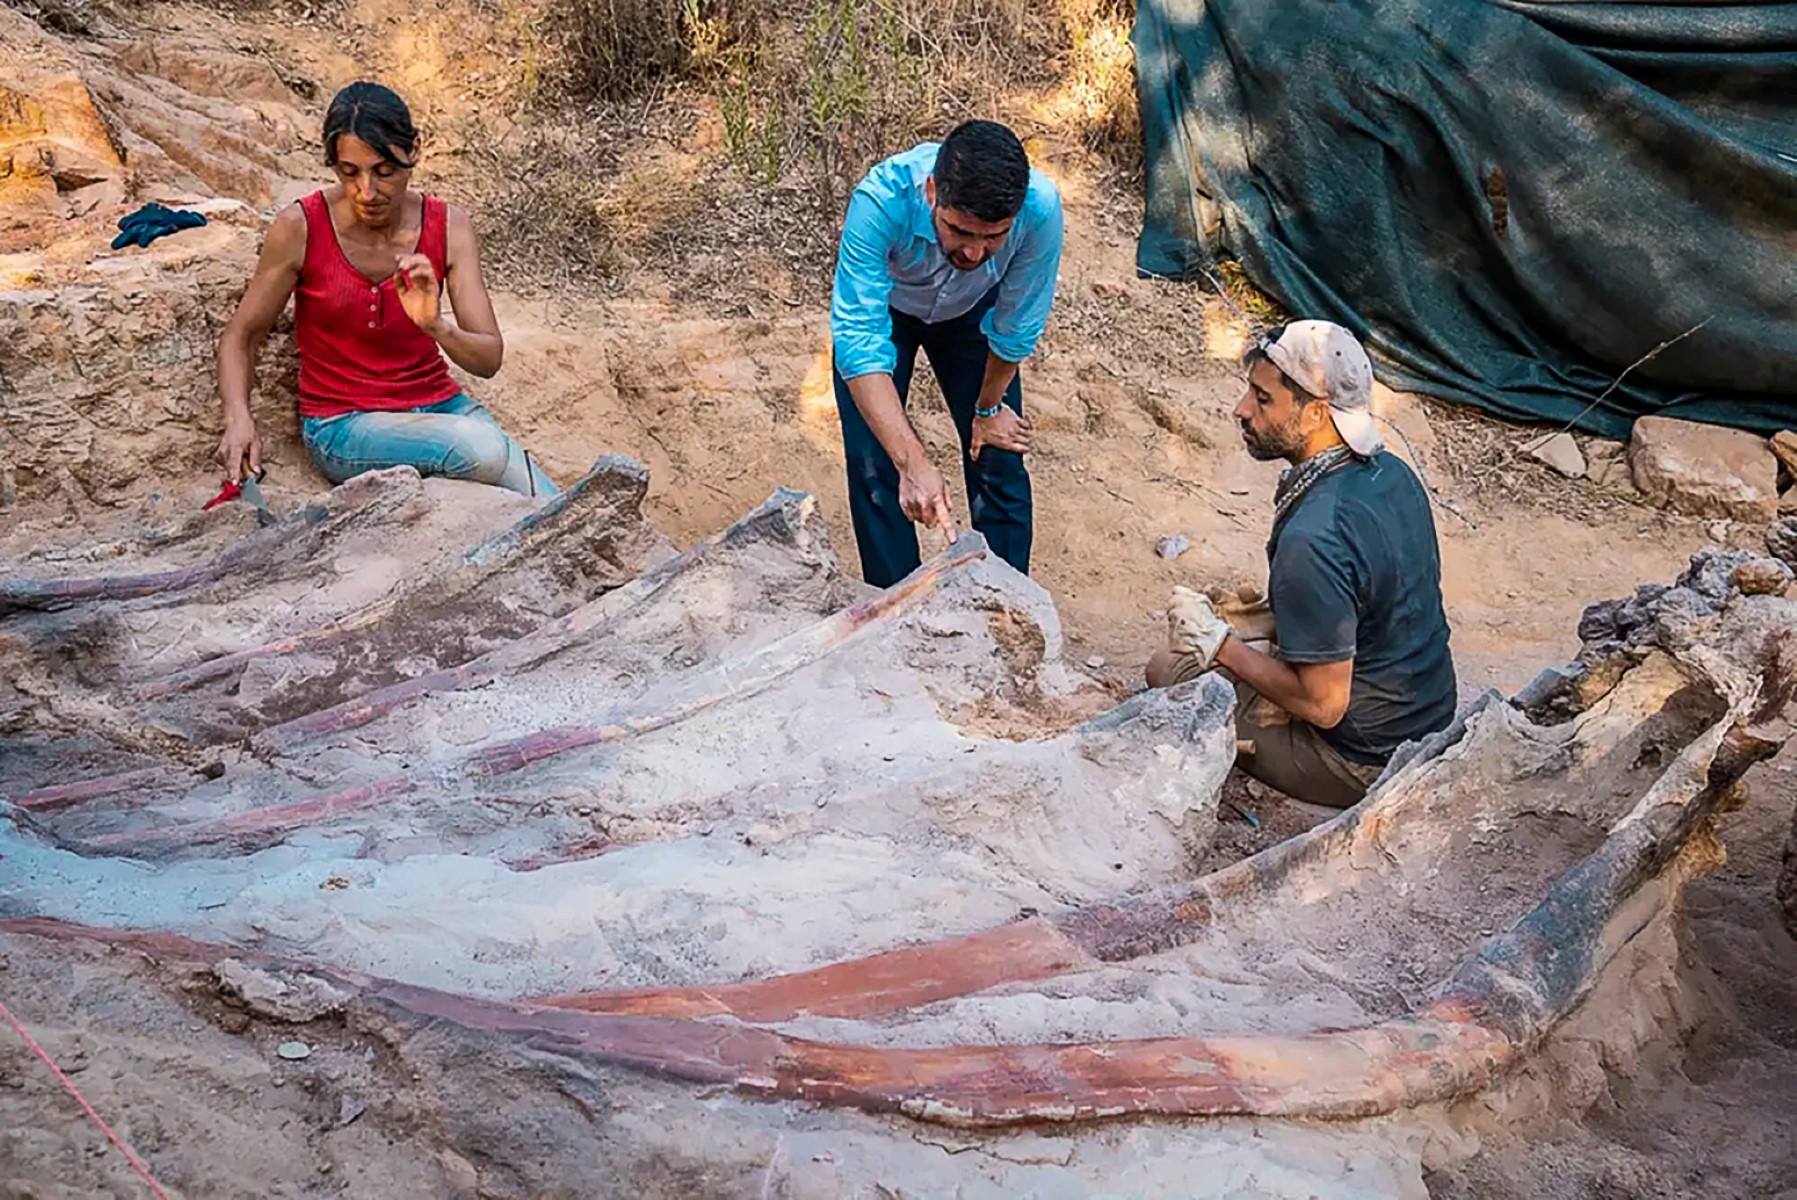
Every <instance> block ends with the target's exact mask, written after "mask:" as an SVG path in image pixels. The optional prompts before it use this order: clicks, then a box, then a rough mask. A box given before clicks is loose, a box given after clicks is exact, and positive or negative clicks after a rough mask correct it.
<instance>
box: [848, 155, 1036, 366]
mask: <svg viewBox="0 0 1797 1200" xmlns="http://www.w3.org/2000/svg"><path fill="white" fill-rule="evenodd" d="M938 149H939V146H938V143H936V142H925V143H924V144H923V145H921V146H917V147H915V148H914V149H911V150H907V151H905V152H904V153H903V154H895V155H893V156H892V157H891V158H889V159H887V160H886V161H885V162H882V163H879V164H877V165H876V166H875V167H874V168H873V169H872V170H870V171H869V172H868V173H867V176H866V178H864V179H862V181H861V183H860V184H859V185H858V186H857V187H856V188H855V194H854V195H853V196H852V197H850V199H849V213H848V217H847V219H846V220H845V221H844V222H843V227H842V243H841V246H840V247H839V249H838V252H837V257H836V286H835V289H834V291H833V292H832V293H831V297H830V339H831V344H832V349H833V352H834V354H835V356H836V369H837V370H838V371H840V372H841V373H842V377H843V378H844V379H854V378H856V377H857V376H860V375H873V374H877V373H882V372H884V373H886V374H891V372H892V369H893V367H894V366H896V365H897V363H898V351H897V350H896V349H895V348H894V347H893V344H892V313H891V312H890V311H889V309H897V310H898V311H899V312H902V313H908V314H909V315H911V316H914V317H916V318H918V319H919V320H922V321H928V322H931V323H934V322H937V321H949V320H953V319H954V318H955V317H959V316H962V315H963V314H965V313H967V312H969V311H971V310H972V308H973V306H974V305H976V304H978V303H979V302H980V299H981V297H983V296H985V294H986V293H987V292H989V291H991V290H992V286H993V285H994V284H997V285H998V299H997V302H996V303H994V304H993V306H992V309H991V311H990V312H988V313H987V314H986V316H985V317H984V318H983V319H982V320H981V321H980V332H982V333H984V334H985V335H986V340H987V343H988V344H989V345H990V346H991V348H992V353H994V354H996V355H998V357H1000V358H1002V359H1004V360H1005V361H1007V362H1022V361H1023V360H1024V359H1026V358H1028V357H1029V356H1030V355H1031V353H1033V352H1034V351H1035V349H1036V340H1037V339H1038V338H1040V337H1041V336H1042V327H1043V326H1044V325H1045V324H1047V322H1048V310H1049V308H1050V307H1051V306H1052V305H1053V304H1054V288H1055V277H1056V276H1057V275H1058V274H1059V273H1060V269H1061V194H1060V193H1059V192H1058V191H1056V190H1055V185H1054V184H1053V183H1052V182H1050V180H1049V178H1048V176H1046V175H1044V174H1042V172H1040V171H1038V170H1036V169H1035V168H1033V167H1032V168H1031V169H1030V185H1029V192H1028V194H1027V195H1026V196H1025V197H1024V201H1023V209H1022V211H1020V212H1019V213H1018V214H1017V219H1016V220H1015V221H1014V222H1013V223H1012V225H1011V232H1010V234H1009V236H1007V237H1006V238H1005V240H1004V243H1003V244H1002V245H1001V246H999V248H998V250H997V252H996V253H994V254H993V255H992V257H990V258H988V259H987V260H986V261H985V262H983V263H981V264H980V265H979V266H978V267H975V268H974V269H973V270H971V271H963V270H960V269H959V268H957V267H956V266H955V265H954V264H953V263H951V262H949V260H948V256H947V255H945V254H943V253H942V247H941V246H940V245H938V244H937V242H936V225H935V222H934V220H933V219H932V214H931V212H930V202H929V200H928V198H926V197H925V195H924V180H926V179H928V178H929V177H930V173H931V172H932V171H934V170H935V168H936V151H937V150H938Z"/></svg>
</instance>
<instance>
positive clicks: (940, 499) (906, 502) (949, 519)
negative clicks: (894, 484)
mask: <svg viewBox="0 0 1797 1200" xmlns="http://www.w3.org/2000/svg"><path fill="white" fill-rule="evenodd" d="M899 508H900V509H901V510H903V512H904V514H905V515H906V516H907V517H910V518H911V520H912V521H914V522H916V523H917V524H919V525H928V526H930V527H932V528H935V529H940V530H942V532H943V533H944V534H946V535H947V536H948V540H949V542H950V543H951V544H952V543H953V542H954V540H955V522H954V517H953V516H952V515H951V512H950V509H949V506H948V484H946V483H945V482H943V479H942V472H941V471H938V470H937V469H936V467H935V465H934V464H933V463H931V462H930V460H929V459H927V458H923V457H921V456H920V457H919V460H918V462H917V464H916V465H915V466H913V467H911V468H910V469H908V470H907V469H905V468H902V467H901V468H900V469H899Z"/></svg>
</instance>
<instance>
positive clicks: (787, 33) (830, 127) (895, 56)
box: [719, 0, 1049, 210]
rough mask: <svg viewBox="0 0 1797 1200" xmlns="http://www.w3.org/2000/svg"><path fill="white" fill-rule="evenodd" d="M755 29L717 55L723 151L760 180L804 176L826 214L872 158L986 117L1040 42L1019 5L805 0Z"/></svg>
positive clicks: (1032, 15)
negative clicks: (752, 38) (722, 67)
mask: <svg viewBox="0 0 1797 1200" xmlns="http://www.w3.org/2000/svg"><path fill="white" fill-rule="evenodd" d="M775 3H777V0H770V5H772V4H775ZM759 28H760V30H761V37H760V40H759V42H758V44H757V45H755V46H754V47H752V48H751V47H738V48H737V50H736V52H735V53H734V54H731V55H727V56H726V57H727V59H728V60H729V62H728V69H727V71H726V73H725V75H724V78H723V80H722V82H721V84H720V87H719V101H720V110H721V112H722V116H723V125H724V141H725V147H726V150H727V151H728V153H729V155H730V157H731V158H732V159H733V160H734V161H735V162H736V163H737V164H738V165H739V166H741V167H743V168H745V169H746V170H748V171H749V173H750V174H752V175H754V176H757V177H759V178H761V179H762V180H763V181H764V182H766V183H773V182H775V181H777V180H779V179H781V178H782V177H783V176H786V175H787V174H788V173H789V172H802V173H803V175H804V176H805V177H806V178H807V179H808V181H809V183H810V185H811V191H812V193H813V196H814V198H815V200H816V201H817V202H818V203H819V204H820V205H821V206H822V207H824V208H826V209H831V210H835V209H840V207H841V206H842V205H843V204H844V203H846V200H847V195H848V191H849V189H850V188H852V187H853V186H854V184H855V182H856V181H857V180H858V179H859V178H860V177H861V174H862V173H863V172H864V171H866V169H867V168H868V166H870V165H871V164H872V163H873V162H874V161H876V160H877V159H879V158H881V157H884V156H885V155H887V154H891V153H893V152H894V151H895V150H899V149H903V148H905V147H907V146H909V145H910V144H912V143H913V142H916V141H920V140H923V139H925V138H928V137H940V136H942V135H943V134H945V133H947V132H948V130H949V129H950V128H951V127H953V126H954V125H956V124H958V123H959V122H960V121H962V120H965V119H967V118H969V117H972V116H980V115H990V112H989V105H990V101H991V100H992V98H993V97H994V96H996V95H997V94H998V93H1000V92H1001V91H1002V90H1004V89H1005V88H1006V87H1009V86H1014V85H1015V84H1017V83H1019V82H1021V81H1025V80H1028V79H1031V78H1032V77H1033V76H1035V75H1037V74H1039V73H1040V72H1041V70H1042V67H1041V65H1040V64H1043V63H1044V62H1045V60H1046V58H1047V55H1046V53H1045V52H1044V47H1045V46H1046V44H1047V41H1048V37H1049V30H1048V28H1047V27H1046V25H1045V24H1044V22H1043V21H1042V20H1041V18H1040V17H1039V16H1038V15H1037V12H1036V10H1035V9H1033V8H1032V7H1031V6H1030V5H1028V4H1026V3H1024V2H1023V0H809V2H808V3H805V2H801V3H798V4H794V5H788V6H785V11H779V12H770V13H769V14H767V16H766V19H764V20H763V21H762V22H761V24H760V26H759Z"/></svg>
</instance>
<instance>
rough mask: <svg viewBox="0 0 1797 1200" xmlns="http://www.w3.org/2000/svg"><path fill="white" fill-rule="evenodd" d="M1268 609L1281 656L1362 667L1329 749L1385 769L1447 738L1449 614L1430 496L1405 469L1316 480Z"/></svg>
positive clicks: (1287, 535)
mask: <svg viewBox="0 0 1797 1200" xmlns="http://www.w3.org/2000/svg"><path fill="white" fill-rule="evenodd" d="M1267 559H1268V562H1269V564H1270V567H1271V570H1270V581H1269V584H1268V587H1267V599H1268V601H1269V603H1271V605H1272V607H1273V619H1274V624H1275V626H1276V627H1277V629H1278V638H1279V657H1280V658H1283V659H1284V660H1285V661H1287V662H1291V663H1329V662H1343V661H1345V660H1347V659H1349V658H1352V659H1353V660H1354V685H1353V690H1352V692H1351V693H1350V694H1349V697H1348V713H1347V715H1346V716H1345V717H1343V718H1342V721H1341V724H1339V725H1337V726H1336V727H1335V728H1334V729H1326V730H1323V731H1321V732H1322V735H1323V738H1324V740H1326V741H1327V742H1328V743H1329V744H1330V745H1331V746H1333V747H1335V749H1336V750H1337V751H1339V752H1340V753H1341V755H1342V756H1343V757H1344V758H1347V759H1349V760H1350V761H1352V762H1358V763H1383V762H1384V761H1385V760H1386V759H1388V758H1390V757H1391V753H1392V751H1394V750H1396V749H1397V748H1398V747H1399V746H1400V745H1402V744H1403V743H1404V742H1406V741H1408V740H1410V739H1412V738H1420V737H1422V736H1424V735H1425V734H1430V733H1434V732H1435V731H1437V730H1439V729H1443V728H1446V726H1447V725H1448V723H1449V722H1450V721H1452V720H1453V718H1454V707H1455V704H1456V701H1457V698H1458V685H1457V684H1456V682H1455V679H1454V660H1453V658H1452V656H1451V655H1450V654H1449V652H1448V618H1447V613H1446V612H1445V611H1443V609H1442V603H1441V552H1440V549H1439V548H1438V547H1437V546H1436V543H1435V518H1434V516H1433V515H1432V514H1431V513H1430V511H1429V496H1428V494H1427V493H1426V492H1424V491H1423V486H1422V484H1420V483H1418V482H1417V478H1416V476H1415V474H1413V473H1412V472H1411V470H1410V467H1409V466H1408V465H1407V464H1406V463H1405V462H1404V461H1403V460H1402V459H1400V458H1397V457H1396V456H1394V455H1391V454H1384V453H1380V454H1375V455H1374V456H1373V457H1372V458H1370V459H1352V460H1350V461H1349V462H1347V463H1346V464H1344V465H1343V466H1340V467H1337V468H1336V469H1335V470H1333V471H1331V472H1330V473H1329V474H1327V475H1325V476H1323V478H1322V479H1320V480H1318V481H1317V483H1316V485H1315V486H1314V487H1313V488H1311V490H1310V492H1309V494H1307V495H1305V496H1304V497H1303V498H1302V499H1300V500H1299V501H1298V504H1297V506H1296V507H1295V508H1293V509H1292V510H1291V511H1290V512H1288V513H1287V514H1286V515H1285V519H1284V520H1283V521H1282V522H1280V523H1279V524H1278V525H1276V526H1275V527H1274V528H1273V535H1272V538H1271V540H1270V541H1268V543H1267Z"/></svg>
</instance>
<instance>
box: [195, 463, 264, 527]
mask: <svg viewBox="0 0 1797 1200" xmlns="http://www.w3.org/2000/svg"><path fill="white" fill-rule="evenodd" d="M266 474H268V468H267V467H263V468H262V470H260V471H258V472H257V473H256V474H254V475H245V476H244V477H243V478H242V479H240V480H239V479H227V480H225V486H224V487H222V488H220V489H219V492H218V495H216V496H214V497H212V499H210V500H208V501H206V503H204V504H202V505H200V511H201V512H211V511H212V510H213V509H215V508H217V507H218V506H219V505H221V504H223V503H224V502H225V501H227V500H245V501H248V502H249V503H250V504H252V505H254V506H255V509H256V520H257V521H259V522H261V523H262V524H263V525H273V524H274V523H275V515H274V514H273V513H271V512H269V511H268V501H266V500H264V499H263V498H262V486H261V484H260V482H259V480H261V478H262V477H263V476H264V475H266Z"/></svg>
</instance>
